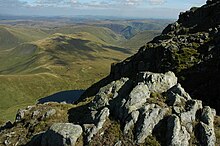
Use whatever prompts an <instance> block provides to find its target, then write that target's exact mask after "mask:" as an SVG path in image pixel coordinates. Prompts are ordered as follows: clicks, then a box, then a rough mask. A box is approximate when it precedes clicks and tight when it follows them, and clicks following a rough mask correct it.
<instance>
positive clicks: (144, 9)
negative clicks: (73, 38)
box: [0, 0, 206, 19]
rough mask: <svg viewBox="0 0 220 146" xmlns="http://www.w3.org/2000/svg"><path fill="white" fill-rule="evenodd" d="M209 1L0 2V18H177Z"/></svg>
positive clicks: (62, 0)
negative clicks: (91, 16)
mask: <svg viewBox="0 0 220 146" xmlns="http://www.w3.org/2000/svg"><path fill="white" fill-rule="evenodd" d="M205 2H206V0H0V15H17V16H20V15H25V16H77V15H94V16H116V17H132V18H133V17H134V18H165V19H166V18H174V19H175V18H177V17H178V15H179V13H180V12H183V11H186V10H188V9H190V8H191V7H194V6H201V5H203V4H205Z"/></svg>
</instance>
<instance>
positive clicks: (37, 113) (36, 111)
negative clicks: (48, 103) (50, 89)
mask: <svg viewBox="0 0 220 146" xmlns="http://www.w3.org/2000/svg"><path fill="white" fill-rule="evenodd" d="M39 114H40V111H38V110H35V111H33V113H32V115H31V117H32V118H35V117H36V116H38V115H39Z"/></svg>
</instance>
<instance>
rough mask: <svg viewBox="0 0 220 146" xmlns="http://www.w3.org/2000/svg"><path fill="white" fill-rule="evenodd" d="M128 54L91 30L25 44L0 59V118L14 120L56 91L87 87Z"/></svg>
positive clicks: (53, 36)
mask: <svg viewBox="0 0 220 146" xmlns="http://www.w3.org/2000/svg"><path fill="white" fill-rule="evenodd" d="M129 54H130V52H129V51H128V50H127V49H124V48H119V47H116V46H112V45H109V44H106V43H104V42H103V43H101V41H100V40H99V39H98V38H96V37H95V36H92V35H91V34H88V33H77V34H71V35H64V34H54V35H52V36H50V37H47V38H45V39H43V40H38V41H36V42H32V43H23V44H21V45H19V46H17V47H15V48H14V49H12V50H11V51H10V52H8V54H7V55H6V56H5V57H2V58H0V61H1V65H0V73H1V75H0V80H1V82H0V86H1V87H2V88H1V91H0V92H1V95H0V102H1V103H2V104H1V105H0V109H1V110H2V112H1V113H2V114H1V117H2V118H3V119H5V120H6V119H8V118H10V119H11V118H12V117H13V113H15V112H16V110H17V108H18V107H23V106H24V105H28V104H33V103H35V102H36V101H37V100H38V99H39V98H41V97H45V96H49V95H51V94H53V93H55V92H59V91H63V90H71V89H85V88H87V87H88V86H89V85H91V84H92V83H94V82H96V81H98V80H99V79H100V78H103V77H104V76H105V75H106V74H108V73H109V70H108V67H109V65H110V64H111V63H112V62H116V61H119V59H123V58H125V57H127V56H128V55H129ZM53 86H54V87H53ZM33 89H34V90H35V91H33ZM15 92H16V94H15ZM9 93H10V94H9ZM8 99H10V101H9V100H8ZM3 103H4V104H3Z"/></svg>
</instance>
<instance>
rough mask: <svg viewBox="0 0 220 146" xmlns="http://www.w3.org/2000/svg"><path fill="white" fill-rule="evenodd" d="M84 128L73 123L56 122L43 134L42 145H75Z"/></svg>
mask: <svg viewBox="0 0 220 146" xmlns="http://www.w3.org/2000/svg"><path fill="white" fill-rule="evenodd" d="M81 135H82V128H81V126H79V125H74V124H72V123H54V124H53V125H52V126H51V127H50V129H49V130H48V131H46V132H45V134H43V136H42V140H41V146H74V145H75V144H76V141H77V139H78V138H79V137H80V136H81Z"/></svg>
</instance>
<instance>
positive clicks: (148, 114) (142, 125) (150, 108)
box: [136, 104, 168, 143]
mask: <svg viewBox="0 0 220 146" xmlns="http://www.w3.org/2000/svg"><path fill="white" fill-rule="evenodd" d="M145 110H146V111H145ZM167 111H168V108H160V107H159V106H156V105H153V104H152V105H147V106H146V107H145V108H144V113H143V115H141V116H140V118H139V120H138V122H137V125H136V127H137V129H136V142H137V143H144V142H145V139H146V138H147V137H148V136H149V135H150V134H152V131H153V129H154V127H155V126H156V125H157V124H158V123H159V121H160V120H162V119H163V117H164V116H165V114H166V113H167Z"/></svg>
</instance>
